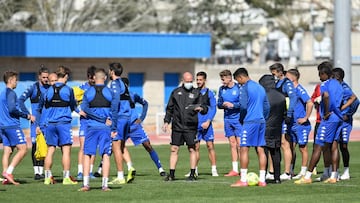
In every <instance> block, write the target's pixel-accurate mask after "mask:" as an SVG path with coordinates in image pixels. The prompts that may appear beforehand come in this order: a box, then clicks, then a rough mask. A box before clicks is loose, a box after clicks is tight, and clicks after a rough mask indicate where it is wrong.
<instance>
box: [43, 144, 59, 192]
mask: <svg viewBox="0 0 360 203" xmlns="http://www.w3.org/2000/svg"><path fill="white" fill-rule="evenodd" d="M55 149H56V147H55V146H51V145H49V144H48V151H47V153H46V157H45V160H44V172H45V179H44V184H46V185H48V184H54V183H55V182H54V178H53V175H52V173H51V167H52V161H53V156H54V153H55Z"/></svg>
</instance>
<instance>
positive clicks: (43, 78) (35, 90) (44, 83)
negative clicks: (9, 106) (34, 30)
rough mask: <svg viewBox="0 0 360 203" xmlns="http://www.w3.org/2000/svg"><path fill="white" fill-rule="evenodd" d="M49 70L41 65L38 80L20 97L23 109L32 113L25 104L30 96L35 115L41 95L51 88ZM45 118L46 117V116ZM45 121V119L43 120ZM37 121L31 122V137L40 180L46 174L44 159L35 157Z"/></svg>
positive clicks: (35, 164)
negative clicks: (44, 172)
mask: <svg viewBox="0 0 360 203" xmlns="http://www.w3.org/2000/svg"><path fill="white" fill-rule="evenodd" d="M48 76H49V70H48V69H47V68H46V67H45V66H44V65H40V69H39V71H38V81H37V82H35V83H34V84H32V85H31V86H30V87H28V88H27V89H26V90H25V91H24V92H23V93H22V94H21V96H20V97H19V106H20V108H21V111H22V112H24V113H26V114H30V113H29V111H28V110H27V108H26V106H25V101H26V100H27V99H28V98H30V102H31V111H32V114H33V115H35V113H36V109H37V106H38V105H39V101H40V96H41V95H42V94H44V93H45V92H46V91H47V89H48V88H49V84H48V83H49V80H48ZM44 118H45V117H44ZM41 123H43V121H42V122H41ZM36 127H37V124H36V123H31V125H30V137H31V143H32V149H31V157H32V162H33V167H34V175H35V176H34V179H35V180H40V179H43V178H44V177H45V176H44V174H43V171H44V160H36V158H35V151H36Z"/></svg>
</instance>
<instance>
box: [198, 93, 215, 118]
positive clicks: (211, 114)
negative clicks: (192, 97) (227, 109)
mask: <svg viewBox="0 0 360 203" xmlns="http://www.w3.org/2000/svg"><path fill="white" fill-rule="evenodd" d="M200 93H201V94H202V95H203V96H207V97H208V98H205V100H208V102H207V105H208V106H209V110H208V112H207V114H204V115H203V114H201V113H198V119H199V125H201V124H202V123H203V122H205V121H207V120H210V121H212V120H213V119H214V117H215V114H216V99H215V95H214V92H213V91H211V90H210V89H209V88H203V89H201V90H200ZM206 94H207V95H206Z"/></svg>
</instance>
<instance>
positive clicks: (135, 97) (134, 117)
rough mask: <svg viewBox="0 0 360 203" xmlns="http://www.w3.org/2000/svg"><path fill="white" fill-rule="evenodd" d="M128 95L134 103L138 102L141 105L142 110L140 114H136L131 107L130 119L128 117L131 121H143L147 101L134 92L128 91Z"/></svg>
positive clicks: (147, 105) (147, 106) (147, 104)
mask: <svg viewBox="0 0 360 203" xmlns="http://www.w3.org/2000/svg"><path fill="white" fill-rule="evenodd" d="M130 97H131V99H132V100H133V102H134V103H138V104H141V105H142V110H141V114H140V116H139V115H138V113H137V111H136V109H135V108H132V109H131V119H130V121H131V123H133V122H135V121H136V120H137V119H140V120H141V121H144V120H145V117H146V114H147V111H148V108H149V103H148V102H147V101H146V100H145V99H144V98H142V97H141V96H140V95H138V94H136V93H135V92H130Z"/></svg>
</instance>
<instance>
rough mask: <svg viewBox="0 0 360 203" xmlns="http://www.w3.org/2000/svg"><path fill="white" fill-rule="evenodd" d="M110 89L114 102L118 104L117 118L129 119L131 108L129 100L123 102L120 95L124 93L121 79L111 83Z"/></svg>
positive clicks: (124, 89) (124, 88)
mask: <svg viewBox="0 0 360 203" xmlns="http://www.w3.org/2000/svg"><path fill="white" fill-rule="evenodd" d="M110 89H111V91H112V92H113V94H114V97H115V102H116V103H118V112H117V113H118V116H119V118H129V119H130V116H131V107H130V102H129V100H124V99H123V98H122V95H124V94H125V93H126V87H125V84H124V82H123V81H122V80H121V78H118V79H116V80H113V81H111V83H110Z"/></svg>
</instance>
